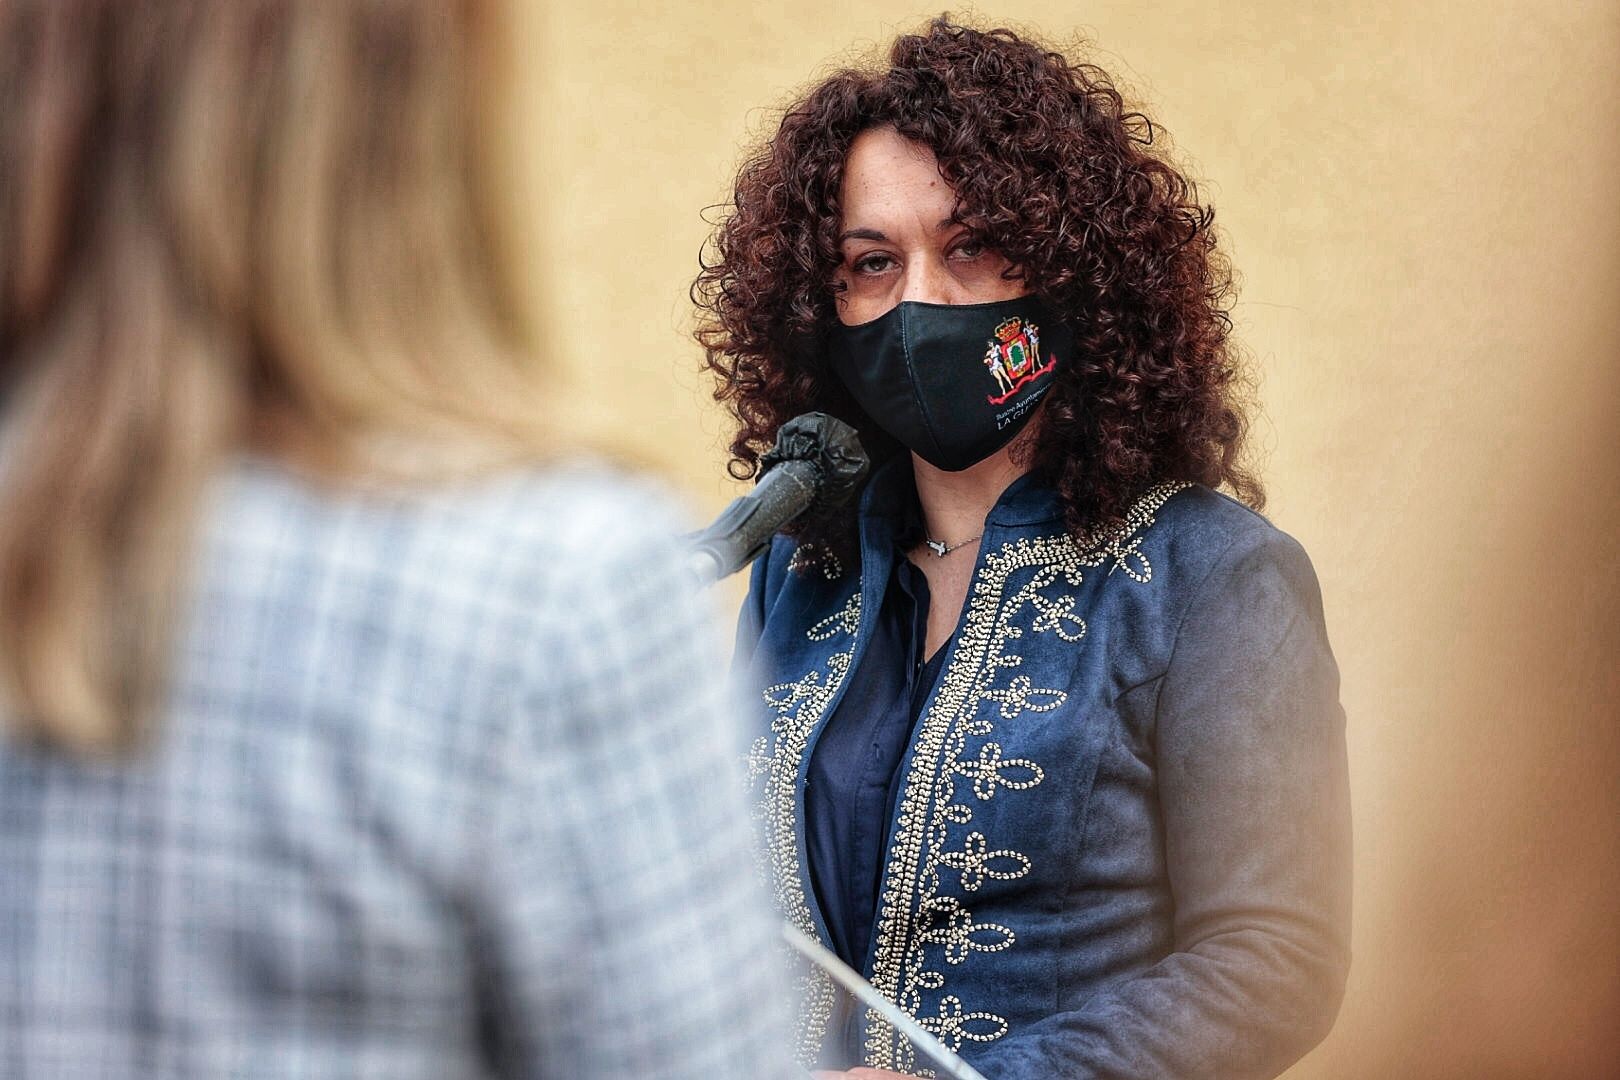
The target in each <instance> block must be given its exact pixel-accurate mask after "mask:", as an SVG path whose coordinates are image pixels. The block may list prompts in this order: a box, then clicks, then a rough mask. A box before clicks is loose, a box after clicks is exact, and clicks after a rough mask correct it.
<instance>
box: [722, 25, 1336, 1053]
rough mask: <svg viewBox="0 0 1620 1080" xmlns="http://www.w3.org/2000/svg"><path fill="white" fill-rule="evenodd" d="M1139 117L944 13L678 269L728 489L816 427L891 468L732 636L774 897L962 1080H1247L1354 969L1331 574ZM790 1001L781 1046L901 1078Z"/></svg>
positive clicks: (834, 107) (788, 538) (824, 521)
mask: <svg viewBox="0 0 1620 1080" xmlns="http://www.w3.org/2000/svg"><path fill="white" fill-rule="evenodd" d="M1153 134H1154V131H1153V127H1152V125H1151V124H1150V122H1149V121H1148V120H1147V119H1146V118H1145V117H1144V116H1142V115H1141V114H1139V113H1136V112H1131V111H1128V110H1127V109H1126V108H1125V106H1124V105H1123V103H1122V99H1121V96H1120V94H1119V93H1118V92H1117V91H1116V89H1115V88H1114V86H1113V85H1112V83H1111V81H1110V80H1109V78H1108V76H1107V75H1106V74H1105V73H1104V72H1103V71H1101V70H1099V69H1098V68H1096V67H1095V66H1092V65H1090V64H1084V63H1076V62H1073V61H1071V60H1069V59H1067V58H1066V57H1065V56H1063V55H1062V54H1060V53H1058V52H1055V51H1051V50H1048V49H1046V48H1044V47H1042V46H1040V45H1039V44H1037V43H1034V42H1032V41H1030V40H1028V39H1026V38H1024V37H1020V36H1019V35H1017V34H1014V33H1012V32H1009V31H1006V30H993V31H989V32H980V31H977V30H973V29H970V28H966V27H963V26H959V25H955V24H953V23H951V22H949V21H948V20H945V19H941V20H938V21H936V22H935V23H933V24H932V25H931V26H929V27H928V28H927V29H926V30H925V31H923V32H921V33H919V34H916V35H911V36H905V37H901V38H900V39H898V40H897V41H896V42H895V43H894V45H893V47H892V50H891V52H890V56H889V63H888V65H887V66H885V67H883V68H880V69H877V70H845V71H841V72H838V73H837V74H834V75H833V76H831V77H830V78H827V79H826V80H824V81H822V82H821V83H820V84H819V85H817V86H815V87H814V88H813V89H811V90H810V91H809V92H808V93H807V94H806V95H804V96H803V97H802V98H801V99H800V100H799V101H798V102H797V103H795V104H794V105H792V106H791V107H790V108H789V109H788V110H787V113H786V115H785V117H784V119H783V120H782V122H781V125H780V127H779V129H778V130H777V131H776V132H775V134H774V135H773V136H772V137H771V138H770V139H769V141H768V143H767V145H765V146H764V147H763V148H762V149H761V150H760V151H759V152H758V153H757V154H756V155H754V156H753V157H752V158H751V159H750V160H748V161H747V162H746V164H745V165H744V166H743V168H742V171H741V174H740V175H739V177H738V179H737V183H736V190H735V199H734V206H733V207H732V209H731V212H730V213H729V214H728V216H727V217H726V218H725V220H724V221H723V222H722V223H721V225H720V226H719V228H718V230H717V233H716V235H715V237H714V240H713V244H712V248H711V250H710V252H709V253H708V256H707V258H706V260H705V266H704V269H703V272H702V274H701V275H700V276H699V278H698V280H697V282H696V284H695V286H694V296H695V298H696V299H697V301H698V303H699V305H700V307H701V308H702V310H703V312H704V318H703V321H702V323H701V325H700V328H699V330H698V337H699V340H700V341H701V342H702V344H703V345H704V346H705V348H706V350H707V356H708V365H709V367H710V368H711V369H712V370H713V372H714V373H715V374H716V375H717V376H718V381H719V390H718V392H717V396H718V397H719V399H720V400H722V401H724V402H726V403H727V404H728V406H729V407H730V409H731V410H732V412H733V414H734V416H735V417H736V420H737V422H738V428H737V432H736V436H735V439H734V440H733V442H732V454H733V464H732V468H733V471H734V472H736V473H738V474H739V475H749V474H751V473H753V472H755V471H757V468H758V463H759V460H760V456H761V453H762V451H763V450H764V449H765V448H766V447H767V446H769V444H770V443H771V440H772V438H773V437H774V435H775V433H776V430H777V428H778V427H779V426H780V425H781V424H782V423H783V422H784V421H785V420H787V419H789V418H790V417H792V416H794V415H796V414H798V413H801V412H804V411H806V410H813V409H820V410H824V411H827V412H830V413H833V414H834V415H838V416H841V417H843V418H844V419H847V420H849V421H850V422H852V423H854V424H855V425H856V426H857V427H858V428H859V429H860V431H861V432H862V436H863V439H865V440H866V442H867V445H868V447H869V449H870V450H872V452H873V456H874V459H876V461H877V463H878V467H877V469H876V470H875V473H874V475H873V478H872V479H871V481H870V482H869V483H868V485H867V487H866V490H865V491H864V493H863V494H862V497H861V499H860V500H859V506H858V507H855V508H849V509H846V510H844V511H842V512H838V513H832V514H824V515H822V516H821V517H820V518H818V519H817V520H814V521H811V522H808V523H806V524H803V525H801V526H799V527H798V528H797V529H795V530H793V532H792V535H784V536H779V537H778V538H777V539H776V540H775V542H774V543H773V545H772V547H771V549H770V550H769V552H768V553H767V554H766V556H765V557H764V558H762V559H761V560H760V561H759V562H758V563H757V564H756V565H755V567H754V574H753V580H752V585H751V589H750V592H749V596H748V599H747V601H746V604H745V609H744V612H743V618H742V630H741V633H740V635H739V644H740V649H739V660H740V661H741V662H742V663H743V664H744V665H745V666H746V667H747V668H748V669H749V670H750V671H751V672H752V676H751V677H752V678H754V679H756V680H757V684H758V697H756V700H757V701H759V702H760V703H761V721H762V731H763V734H761V735H760V737H759V738H758V739H757V740H756V741H755V743H754V746H753V751H752V755H751V760H750V765H751V775H752V776H753V777H754V781H755V783H756V785H757V789H756V795H757V798H758V800H759V817H760V819H761V821H762V822H763V825H764V828H765V831H766V836H765V841H766V845H767V863H768V864H769V869H770V872H771V874H772V877H773V883H774V886H775V889H776V893H777V898H778V901H779V902H780V904H781V905H782V907H783V908H784V910H785V913H786V914H787V916H788V917H789V918H791V919H792V920H794V921H795V922H797V923H798V924H799V925H800V927H801V928H803V929H804V930H806V931H807V932H810V933H813V934H815V935H817V936H819V937H820V938H821V939H822V941H823V942H825V943H826V944H827V945H828V946H829V947H830V948H832V949H833V950H834V951H836V952H837V953H838V954H839V955H840V956H841V957H842V958H843V959H844V960H845V961H846V962H848V963H849V964H850V965H852V966H853V967H855V968H857V969H858V970H860V971H861V972H862V973H863V974H864V975H866V976H867V977H868V978H869V979H870V980H871V981H872V983H873V984H874V985H875V986H876V987H877V988H878V989H879V990H880V991H882V992H883V993H884V994H885V995H886V996H888V997H889V998H890V999H892V1000H893V1001H895V1002H897V1003H898V1004H899V1005H900V1006H901V1007H902V1008H904V1009H905V1010H906V1011H907V1012H909V1013H911V1014H912V1015H914V1016H915V1017H916V1018H917V1020H918V1021H920V1022H921V1023H922V1025H923V1026H924V1027H926V1028H927V1029H928V1030H930V1031H932V1032H933V1033H934V1034H936V1035H937V1036H939V1038H940V1039H942V1040H943V1041H944V1042H945V1043H946V1045H947V1046H949V1047H950V1048H952V1049H953V1050H957V1051H959V1052H960V1053H961V1055H962V1056H963V1057H964V1058H965V1059H966V1060H967V1061H968V1062H970V1063H971V1064H973V1065H975V1066H976V1067H977V1068H978V1069H979V1070H981V1071H982V1072H983V1073H984V1074H985V1075H986V1076H988V1077H990V1078H992V1080H996V1078H1001V1077H1070V1076H1072V1077H1082V1076H1083V1077H1121V1078H1123V1077H1223V1078H1228V1077H1262V1076H1274V1075H1276V1074H1277V1073H1280V1072H1281V1071H1282V1070H1284V1069H1285V1068H1286V1067H1287V1066H1288V1065H1289V1064H1290V1063H1292V1062H1293V1061H1295V1060H1297V1059H1298V1058H1299V1057H1300V1056H1301V1055H1302V1054H1304V1053H1305V1052H1306V1051H1307V1050H1308V1049H1310V1048H1311V1047H1312V1046H1313V1045H1315V1043H1316V1042H1318V1041H1319V1040H1320V1039H1321V1038H1322V1037H1323V1035H1324V1034H1325V1033H1326V1032H1327V1030H1328V1029H1329V1027H1330V1026H1331V1024H1332V1021H1333V1018H1334V1016H1335V1014H1336V1012H1337V1009H1338V1005H1339V1000H1340V997H1341V995H1342V991H1343V985H1344V978H1345V973H1346V968H1347V965H1348V956H1349V952H1348V923H1349V862H1350V859H1349V811H1348V795H1347V788H1348V784H1347V777H1346V772H1347V770H1346V763H1345V749H1344V720H1343V713H1342V711H1341V709H1340V706H1339V702H1338V676H1337V671H1336V668H1335V665H1334V661H1333V657H1332V654H1331V651H1330V649H1329V646H1328V641H1327V636H1326V632H1325V629H1324V623H1323V614H1322V605H1321V598H1320V592H1319V589H1318V586H1317V582H1316V578H1315V575H1314V573H1313V571H1312V568H1311V565H1310V562H1309V560H1308V559H1307V557H1306V555H1305V553H1304V552H1303V551H1302V550H1301V548H1300V547H1299V545H1298V544H1297V543H1296V542H1295V541H1294V540H1292V539H1291V538H1290V537H1288V536H1287V535H1286V534H1284V533H1282V532H1281V531H1279V530H1278V529H1277V528H1275V527H1274V526H1272V525H1271V524H1270V523H1269V522H1268V521H1267V520H1266V519H1265V518H1264V517H1262V516H1261V515H1260V514H1259V513H1258V510H1259V508H1260V506H1261V504H1262V492H1261V488H1260V484H1259V482H1258V481H1257V480H1256V478H1255V477H1253V476H1252V475H1251V474H1249V473H1248V472H1246V471H1245V470H1244V468H1243V467H1242V465H1241V457H1240V451H1241V449H1242V444H1243V435H1244V429H1245V424H1244V415H1243V407H1242V400H1241V389H1242V386H1243V382H1242V379H1241V378H1240V373H1239V371H1238V365H1237V363H1236V357H1235V355H1234V348H1233V345H1232V344H1231V342H1230V340H1229V332H1230V328H1231V320H1230V318H1229V315H1228V305H1229V300H1230V295H1231V285H1230V274H1229V271H1228V268H1227V264H1226V262H1225V260H1224V258H1223V257H1222V255H1221V253H1220V251H1219V250H1218V248H1217V245H1216V239H1215V235H1214V234H1213V232H1212V231H1211V226H1212V218H1213V214H1212V212H1211V210H1210V209H1209V208H1208V207H1207V206H1205V205H1203V204H1202V203H1200V202H1199V200H1198V196H1197V192H1196V191H1195V189H1194V186H1193V185H1192V184H1191V183H1190V182H1189V181H1188V180H1187V179H1186V178H1185V177H1183V176H1182V175H1180V174H1179V173H1178V172H1177V170H1176V169H1175V168H1174V167H1172V165H1170V164H1168V163H1167V162H1166V161H1165V160H1163V158H1162V157H1160V156H1158V155H1157V154H1156V151H1155V148H1154V146H1153ZM1220 488H1225V489H1227V491H1228V492H1230V494H1224V493H1221V492H1219V491H1218V490H1217V489H1220ZM801 985H802V989H803V992H804V996H803V1003H802V1008H801V1028H800V1037H799V1051H800V1055H801V1058H802V1059H803V1060H804V1061H805V1062H806V1064H810V1065H815V1066H818V1067H820V1068H823V1069H828V1068H831V1069H850V1068H853V1070H854V1071H853V1072H852V1073H851V1075H859V1076H893V1075H896V1074H907V1073H911V1072H913V1071H916V1070H917V1069H918V1068H919V1059H918V1056H917V1054H916V1051H915V1049H914V1048H913V1047H911V1046H909V1045H908V1044H907V1043H906V1041H905V1040H904V1039H903V1038H902V1037H901V1036H900V1035H899V1033H898V1032H897V1031H896V1030H895V1029H894V1028H893V1027H891V1026H890V1025H889V1024H887V1023H885V1022H884V1021H883V1019H882V1018H881V1017H880V1016H879V1015H877V1014H876V1013H874V1012H869V1011H866V1010H863V1009H860V1008H859V1007H856V1006H853V1005H852V1004H851V1003H850V1001H849V1000H847V999H845V998H844V997H842V996H841V995H840V994H839V993H838V992H837V991H836V990H835V989H834V987H833V985H832V984H831V983H830V982H828V981H827V980H826V979H824V978H823V977H821V976H819V975H817V974H815V973H806V974H805V975H804V976H803V982H802V984H801Z"/></svg>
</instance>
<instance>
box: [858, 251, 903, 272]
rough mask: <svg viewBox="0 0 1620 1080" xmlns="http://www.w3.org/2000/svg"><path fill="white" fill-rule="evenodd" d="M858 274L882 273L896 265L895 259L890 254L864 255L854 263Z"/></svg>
mask: <svg viewBox="0 0 1620 1080" xmlns="http://www.w3.org/2000/svg"><path fill="white" fill-rule="evenodd" d="M853 266H854V268H855V272H856V273H857V274H881V273H883V272H884V271H886V270H890V269H892V268H893V267H894V259H892V258H890V257H889V256H888V255H883V254H879V253H875V252H874V253H873V254H871V255H862V256H861V257H860V258H858V259H856V260H855V262H854V263H853Z"/></svg>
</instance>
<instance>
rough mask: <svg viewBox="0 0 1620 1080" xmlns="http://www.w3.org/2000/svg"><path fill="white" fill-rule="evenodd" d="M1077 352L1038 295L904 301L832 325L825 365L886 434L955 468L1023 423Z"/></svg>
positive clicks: (981, 455)
mask: <svg viewBox="0 0 1620 1080" xmlns="http://www.w3.org/2000/svg"><path fill="white" fill-rule="evenodd" d="M1073 350H1074V339H1073V337H1072V335H1070V334H1069V332H1068V331H1067V330H1066V329H1065V328H1064V326H1063V324H1062V323H1061V322H1060V321H1059V320H1058V318H1057V317H1056V316H1055V315H1053V314H1052V311H1051V309H1050V308H1048V307H1047V306H1046V305H1045V304H1043V303H1041V301H1040V300H1039V299H1037V298H1036V297H1034V296H1020V297H1018V298H1016V299H1013V300H998V301H996V302H994V303H990V304H924V303H919V302H917V301H915V300H902V301H901V302H900V304H899V305H898V306H896V307H894V308H893V309H891V310H890V311H888V312H886V313H885V314H883V315H880V316H879V317H877V318H876V319H873V320H872V321H871V322H868V323H862V324H861V325H859V326H844V325H842V324H840V325H838V326H834V327H833V328H832V331H831V334H830V336H829V338H828V342H827V362H828V364H829V366H831V368H832V370H833V373H834V374H835V375H837V376H838V378H839V379H840V380H842V381H843V383H844V385H845V386H846V387H847V388H848V389H849V392H850V395H851V396H853V397H854V398H855V400H856V401H857V402H858V403H859V404H860V406H861V408H863V409H865V410H866V412H867V414H868V415H869V416H871V418H872V419H873V420H874V421H876V422H877V423H878V425H879V426H881V427H882V428H883V430H884V431H887V432H888V433H889V434H890V435H892V436H894V437H895V438H896V439H898V440H899V441H900V442H901V443H903V444H904V445H905V446H906V447H907V448H909V449H911V450H913V451H915V452H916V453H917V454H918V456H920V457H921V458H922V459H923V460H924V461H926V462H928V463H929V464H931V465H934V466H937V467H938V468H941V469H944V470H945V471H946V472H957V471H960V470H962V469H965V468H967V467H968V466H970V465H974V464H977V463H978V462H980V461H983V460H984V459H985V458H987V457H989V456H990V455H991V454H993V453H995V452H996V451H997V450H1000V449H1001V448H1002V447H1003V446H1006V445H1007V444H1008V443H1009V442H1011V441H1012V440H1013V438H1014V436H1016V435H1017V434H1018V433H1019V432H1020V431H1022V430H1023V428H1024V425H1025V424H1027V423H1029V418H1030V416H1032V415H1033V414H1034V411H1035V406H1036V405H1037V404H1038V403H1039V402H1040V400H1041V398H1043V397H1045V396H1046V392H1047V391H1048V390H1050V389H1051V388H1052V379H1053V372H1054V371H1055V370H1056V369H1057V366H1058V365H1059V364H1067V363H1070V362H1071V353H1072V352H1073Z"/></svg>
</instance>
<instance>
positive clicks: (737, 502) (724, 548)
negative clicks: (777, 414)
mask: <svg viewBox="0 0 1620 1080" xmlns="http://www.w3.org/2000/svg"><path fill="white" fill-rule="evenodd" d="M820 479H821V473H820V470H819V469H817V468H816V466H815V465H814V464H813V463H811V462H808V461H784V462H782V463H781V464H779V465H777V466H776V467H775V468H773V469H771V471H770V472H768V473H766V474H765V475H764V476H763V477H762V478H761V479H760V481H759V484H758V485H757V486H756V487H755V488H754V490H753V491H750V492H749V493H748V494H746V495H744V496H742V497H741V498H738V499H734V500H732V503H731V505H730V506H727V507H726V508H725V509H724V510H722V511H721V512H720V516H719V517H717V518H715V519H714V524H712V525H710V526H709V527H708V528H707V529H704V530H703V531H702V532H700V533H697V534H695V535H694V536H692V538H691V541H692V553H691V555H690V557H689V560H688V561H689V565H690V566H691V568H692V572H693V573H694V574H695V575H696V576H697V579H698V581H699V582H700V583H702V584H704V585H710V584H713V583H714V582H716V581H719V580H720V579H721V578H723V577H727V576H729V575H731V574H734V573H736V572H737V571H738V570H741V569H742V568H743V567H745V566H747V565H748V564H749V563H751V562H753V561H754V560H755V559H757V558H758V557H759V556H760V555H761V554H762V553H763V552H764V551H765V548H766V546H767V545H768V544H770V542H771V537H772V536H774V535H775V534H776V532H777V530H779V529H781V528H782V526H784V525H786V524H787V523H788V522H790V521H792V520H793V519H794V518H796V517H798V516H799V515H800V514H802V513H804V512H805V510H807V509H809V507H810V504H811V503H813V502H814V501H815V498H816V489H817V487H818V485H819V483H820Z"/></svg>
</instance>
